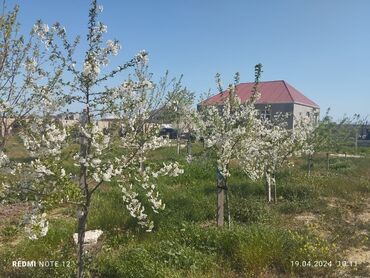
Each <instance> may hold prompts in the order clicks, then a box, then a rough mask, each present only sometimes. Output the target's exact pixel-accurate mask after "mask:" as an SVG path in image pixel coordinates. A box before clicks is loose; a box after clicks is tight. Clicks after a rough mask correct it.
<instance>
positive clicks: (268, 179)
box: [239, 114, 315, 202]
mask: <svg viewBox="0 0 370 278" xmlns="http://www.w3.org/2000/svg"><path fill="white" fill-rule="evenodd" d="M287 117H288V115H287V114H278V115H275V117H273V118H272V119H271V120H270V119H262V121H261V126H260V127H259V129H258V130H256V134H257V140H256V141H255V142H254V144H255V147H254V148H251V147H249V146H250V141H249V140H248V139H247V141H246V142H244V143H243V144H242V148H241V151H240V152H239V159H240V162H241V165H242V168H243V169H244V171H245V172H246V173H247V174H248V175H249V176H250V177H251V178H253V179H258V178H261V177H264V179H265V184H266V193H267V201H268V202H272V201H273V199H274V201H275V202H277V193H276V179H275V175H276V173H277V171H278V170H279V169H280V168H281V167H282V166H284V165H286V164H287V163H288V162H289V158H291V157H293V156H300V155H302V154H305V153H312V151H313V149H312V148H313V146H312V145H311V144H310V142H309V140H308V139H309V138H310V136H311V134H312V131H313V130H314V127H315V126H314V124H313V121H312V119H311V118H309V117H300V118H298V119H296V120H295V125H294V128H293V129H288V128H287ZM272 190H274V195H273V193H272ZM273 196H274V197H273Z"/></svg>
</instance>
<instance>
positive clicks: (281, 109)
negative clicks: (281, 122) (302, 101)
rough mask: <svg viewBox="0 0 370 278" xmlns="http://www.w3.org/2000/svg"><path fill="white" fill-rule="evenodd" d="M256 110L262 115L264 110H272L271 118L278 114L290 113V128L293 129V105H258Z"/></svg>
mask: <svg viewBox="0 0 370 278" xmlns="http://www.w3.org/2000/svg"><path fill="white" fill-rule="evenodd" d="M256 108H257V109H258V110H260V111H261V112H262V113H263V111H264V110H266V109H270V111H271V117H274V115H276V114H278V113H282V114H286V113H289V114H290V115H289V118H288V128H293V109H294V106H293V103H275V104H256Z"/></svg>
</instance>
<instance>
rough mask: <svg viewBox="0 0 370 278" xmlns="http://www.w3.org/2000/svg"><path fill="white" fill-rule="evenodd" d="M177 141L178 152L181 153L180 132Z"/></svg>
mask: <svg viewBox="0 0 370 278" xmlns="http://www.w3.org/2000/svg"><path fill="white" fill-rule="evenodd" d="M176 142H177V154H180V136H179V134H178V133H177V138H176Z"/></svg>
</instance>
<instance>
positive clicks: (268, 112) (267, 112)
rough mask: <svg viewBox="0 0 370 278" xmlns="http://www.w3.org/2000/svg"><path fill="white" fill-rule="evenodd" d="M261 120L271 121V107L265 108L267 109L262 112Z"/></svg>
mask: <svg viewBox="0 0 370 278" xmlns="http://www.w3.org/2000/svg"><path fill="white" fill-rule="evenodd" d="M261 119H263V120H265V119H266V120H271V107H265V109H264V110H262V111H261Z"/></svg>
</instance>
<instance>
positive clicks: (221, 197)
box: [217, 169, 225, 227]
mask: <svg viewBox="0 0 370 278" xmlns="http://www.w3.org/2000/svg"><path fill="white" fill-rule="evenodd" d="M224 204H225V178H224V177H223V176H222V174H221V173H220V171H219V170H218V169H217V226H218V227H223V226H224V215H225V212H224Z"/></svg>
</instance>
